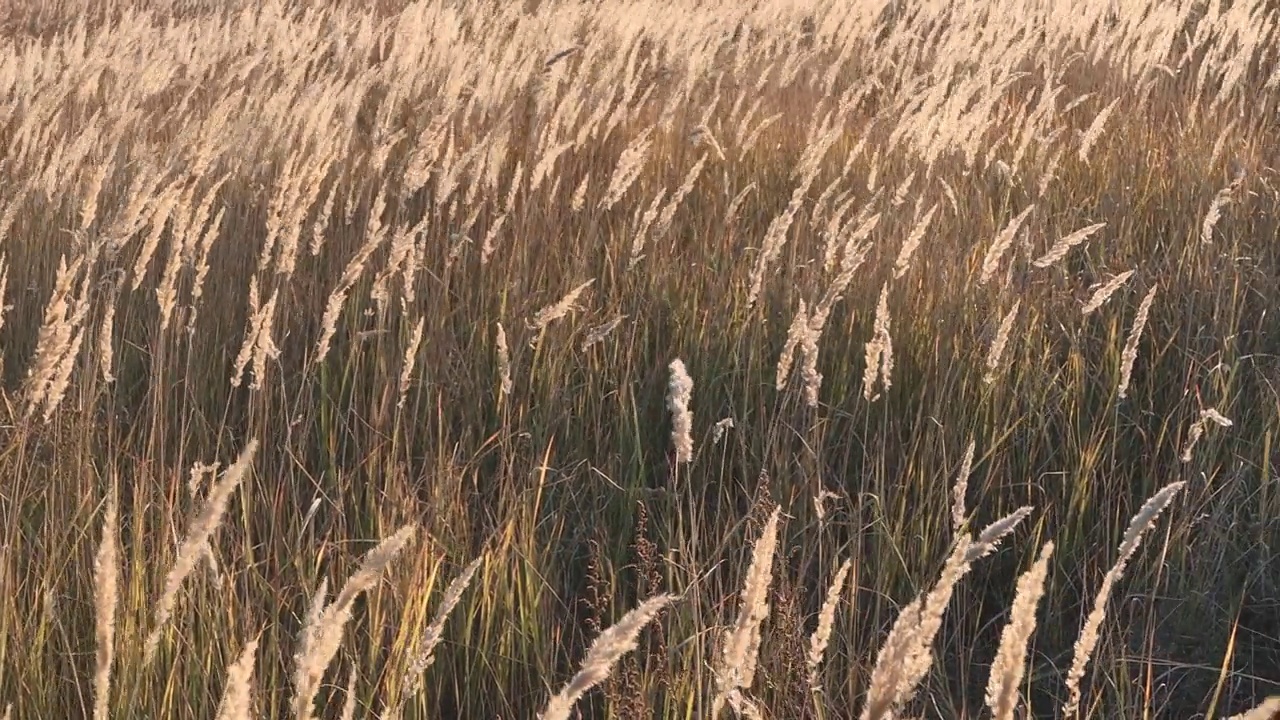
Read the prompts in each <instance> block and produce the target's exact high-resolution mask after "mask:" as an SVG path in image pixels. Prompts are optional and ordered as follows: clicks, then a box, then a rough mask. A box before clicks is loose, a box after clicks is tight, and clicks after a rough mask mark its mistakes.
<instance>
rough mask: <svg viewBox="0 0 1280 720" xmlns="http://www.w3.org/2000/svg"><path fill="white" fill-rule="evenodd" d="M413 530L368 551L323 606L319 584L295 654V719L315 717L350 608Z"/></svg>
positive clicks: (407, 529) (405, 530) (410, 527)
mask: <svg viewBox="0 0 1280 720" xmlns="http://www.w3.org/2000/svg"><path fill="white" fill-rule="evenodd" d="M415 531H416V527H415V526H414V525H406V526H404V527H403V528H401V529H400V530H399V531H397V532H396V534H394V535H392V536H391V537H389V538H386V539H385V540H383V541H382V542H381V543H379V544H378V546H377V547H375V548H374V549H373V550H370V551H369V553H368V554H367V555H365V556H364V559H363V560H362V561H361V562H360V567H359V568H357V569H356V571H355V573H354V574H352V576H351V577H350V578H348V579H347V582H346V584H344V585H343V586H342V590H341V591H339V592H338V596H337V597H336V598H334V600H333V602H332V603H330V604H329V605H324V595H323V591H324V585H321V588H320V592H317V594H316V600H315V601H314V602H313V603H312V607H311V611H310V612H309V613H308V618H307V624H306V625H305V626H304V627H303V630H302V639H301V642H300V645H299V649H298V652H297V654H296V655H295V656H294V697H293V714H294V717H295V718H298V720H311V718H313V717H314V708H313V702H314V699H315V695H316V692H317V691H319V689H320V680H321V678H323V677H324V673H325V670H326V669H327V668H328V667H329V663H330V662H332V661H333V657H334V655H336V654H337V653H338V647H339V646H340V645H341V643H342V633H343V629H344V628H345V627H346V625H347V621H348V620H350V619H351V608H352V605H354V604H355V601H356V598H358V597H359V596H360V595H362V594H364V593H365V592H367V591H368V590H370V589H372V588H373V587H374V586H375V585H377V583H378V581H379V580H380V579H381V577H382V575H383V573H384V572H386V569H387V567H388V566H389V565H390V564H391V562H392V561H393V560H395V558H396V556H397V555H399V554H400V551H401V550H403V549H404V546H405V545H407V544H408V543H409V541H410V540H411V539H413V535H414V532H415Z"/></svg>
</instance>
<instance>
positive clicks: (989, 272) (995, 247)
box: [978, 203, 1036, 285]
mask: <svg viewBox="0 0 1280 720" xmlns="http://www.w3.org/2000/svg"><path fill="white" fill-rule="evenodd" d="M1035 209H1036V206H1035V204H1034V203H1032V204H1031V205H1028V206H1027V207H1026V208H1025V209H1024V210H1023V211H1022V212H1020V213H1018V214H1017V216H1015V217H1014V218H1013V219H1012V220H1010V221H1009V223H1008V224H1007V225H1005V226H1004V229H1003V230H1001V231H1000V232H999V234H997V235H996V237H995V239H994V240H992V241H991V247H990V248H989V249H988V250H987V255H986V257H984V258H983V259H982V272H981V274H980V275H978V284H979V285H985V284H986V283H987V281H988V280H990V279H991V277H992V276H993V275H995V273H996V270H998V269H1000V260H1001V259H1002V258H1003V257H1004V256H1005V253H1006V252H1008V250H1009V247H1010V246H1011V245H1013V238H1014V236H1016V235H1017V234H1018V230H1020V229H1021V228H1022V224H1023V223H1025V222H1026V221H1027V218H1028V217H1030V216H1031V213H1032V211H1034V210H1035Z"/></svg>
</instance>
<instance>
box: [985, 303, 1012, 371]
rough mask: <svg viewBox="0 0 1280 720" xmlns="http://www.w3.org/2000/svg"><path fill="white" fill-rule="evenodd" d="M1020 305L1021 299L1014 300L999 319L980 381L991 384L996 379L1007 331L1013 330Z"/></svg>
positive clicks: (1006, 341) (1005, 343)
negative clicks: (985, 370)
mask: <svg viewBox="0 0 1280 720" xmlns="http://www.w3.org/2000/svg"><path fill="white" fill-rule="evenodd" d="M1020 307H1022V301H1021V300H1015V301H1014V302H1013V307H1012V308H1009V312H1007V313H1005V316H1004V318H1003V319H1002V320H1001V321H1000V328H999V329H998V330H997V331H996V335H995V338H993V339H992V341H991V347H990V348H989V349H988V350H987V372H986V374H985V375H983V376H982V382H984V383H985V384H987V385H991V384H992V383H994V382H995V381H996V376H997V374H998V373H999V371H1000V360H1001V358H1002V357H1003V356H1004V349H1005V347H1006V346H1007V345H1008V344H1009V333H1010V332H1011V331H1012V330H1013V321H1014V320H1016V319H1017V317H1018V308H1020Z"/></svg>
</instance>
